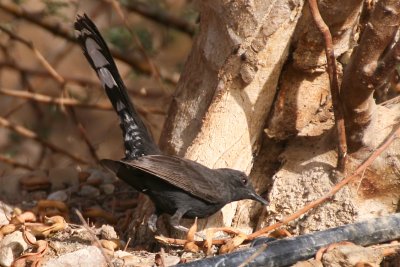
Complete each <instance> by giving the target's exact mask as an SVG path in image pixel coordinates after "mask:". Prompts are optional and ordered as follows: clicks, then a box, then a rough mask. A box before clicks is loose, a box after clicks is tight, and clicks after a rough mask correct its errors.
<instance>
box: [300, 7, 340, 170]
mask: <svg viewBox="0 0 400 267" xmlns="http://www.w3.org/2000/svg"><path fill="white" fill-rule="evenodd" d="M308 4H309V6H310V10H311V14H312V17H313V19H314V22H315V24H316V25H317V27H318V29H319V31H320V32H321V33H322V35H323V36H324V40H325V53H326V61H327V65H328V75H329V83H330V89H331V95H332V104H333V113H334V115H335V125H336V131H337V142H338V144H337V149H338V161H337V169H338V170H340V171H344V169H345V165H346V155H347V143H346V131H345V127H344V117H343V106H342V103H341V100H340V95H339V82H338V74H337V69H336V58H335V52H334V50H333V42H332V35H331V33H330V31H329V28H328V26H327V25H326V23H325V22H324V20H323V19H322V17H321V14H320V12H319V9H318V4H317V1H316V0H309V1H308Z"/></svg>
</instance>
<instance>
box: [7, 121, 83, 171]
mask: <svg viewBox="0 0 400 267" xmlns="http://www.w3.org/2000/svg"><path fill="white" fill-rule="evenodd" d="M0 126H3V127H5V128H7V129H10V130H12V131H13V132H15V133H17V134H19V135H21V136H23V137H25V138H29V139H32V140H35V141H37V142H38V143H40V144H42V145H43V146H45V147H47V148H49V149H50V150H51V151H53V152H57V153H60V154H63V155H65V156H67V157H69V158H71V159H73V160H75V161H77V162H80V163H83V164H88V162H87V161H86V160H84V159H82V158H80V157H78V156H75V155H73V154H71V152H69V151H68V150H66V149H63V148H61V147H58V146H56V145H53V144H52V143H49V142H48V141H45V140H43V139H41V138H40V137H39V136H38V135H37V134H36V133H34V132H32V131H31V130H29V129H27V128H25V127H24V126H21V125H18V124H15V123H12V122H10V121H8V120H7V119H5V118H3V117H0Z"/></svg>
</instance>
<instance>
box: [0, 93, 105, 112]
mask: <svg viewBox="0 0 400 267" xmlns="http://www.w3.org/2000/svg"><path fill="white" fill-rule="evenodd" d="M0 94H3V95H7V96H14V97H18V98H23V99H29V100H34V101H36V102H41V103H45V104H54V105H64V106H74V107H79V108H87V109H98V110H112V106H111V105H110V104H99V103H96V104H87V103H82V102H79V101H78V100H76V99H73V98H56V97H51V96H47V95H42V94H38V93H30V92H28V91H20V90H13V89H6V88H0Z"/></svg>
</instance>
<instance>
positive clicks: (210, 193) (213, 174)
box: [120, 155, 226, 203]
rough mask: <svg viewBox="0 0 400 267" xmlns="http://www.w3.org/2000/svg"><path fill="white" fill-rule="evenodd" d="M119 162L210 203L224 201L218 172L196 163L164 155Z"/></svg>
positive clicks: (220, 177)
mask: <svg viewBox="0 0 400 267" xmlns="http://www.w3.org/2000/svg"><path fill="white" fill-rule="evenodd" d="M120 162H122V163H124V164H127V165H129V166H130V167H133V168H136V169H139V170H142V171H144V172H147V173H151V174H153V175H155V176H157V177H159V178H161V179H162V180H164V181H166V182H168V183H170V184H172V185H174V186H176V187H178V188H180V189H182V190H184V191H186V192H188V193H190V194H192V195H193V196H196V197H198V198H201V199H203V200H205V201H208V202H210V203H218V202H223V201H224V200H225V195H226V191H224V190H226V188H224V183H223V180H224V179H223V177H222V176H221V174H220V172H218V171H216V170H213V169H210V168H207V167H206V166H204V165H201V164H199V163H197V162H194V161H191V160H187V159H183V158H178V157H174V156H165V155H149V156H144V157H141V158H139V159H137V160H132V161H120Z"/></svg>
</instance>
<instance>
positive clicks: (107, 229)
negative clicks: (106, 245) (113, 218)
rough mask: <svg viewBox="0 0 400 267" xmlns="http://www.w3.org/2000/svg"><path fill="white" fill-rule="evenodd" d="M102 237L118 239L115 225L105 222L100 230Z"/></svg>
mask: <svg viewBox="0 0 400 267" xmlns="http://www.w3.org/2000/svg"><path fill="white" fill-rule="evenodd" d="M100 235H101V239H107V240H111V239H118V236H117V233H116V232H115V230H114V227H112V226H111V225H108V224H103V225H102V226H101V230H100Z"/></svg>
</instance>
